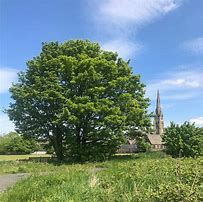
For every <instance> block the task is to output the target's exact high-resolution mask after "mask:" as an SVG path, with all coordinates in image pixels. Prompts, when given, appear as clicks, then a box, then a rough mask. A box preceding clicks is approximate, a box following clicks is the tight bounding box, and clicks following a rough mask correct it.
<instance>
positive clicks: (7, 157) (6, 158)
mask: <svg viewBox="0 0 203 202" xmlns="http://www.w3.org/2000/svg"><path fill="white" fill-rule="evenodd" d="M29 157H50V155H49V154H43V155H40V154H32V155H0V161H15V160H22V159H29Z"/></svg>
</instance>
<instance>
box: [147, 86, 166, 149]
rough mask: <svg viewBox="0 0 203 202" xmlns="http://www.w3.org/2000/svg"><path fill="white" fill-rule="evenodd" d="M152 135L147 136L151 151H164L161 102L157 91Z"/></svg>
mask: <svg viewBox="0 0 203 202" xmlns="http://www.w3.org/2000/svg"><path fill="white" fill-rule="evenodd" d="M154 131H155V132H154V134H148V135H147V137H148V141H149V143H150V144H151V148H152V150H162V149H164V142H163V141H162V135H163V132H164V119H163V112H162V110H161V101H160V94H159V90H158V91H157V99H156V109H155V115H154Z"/></svg>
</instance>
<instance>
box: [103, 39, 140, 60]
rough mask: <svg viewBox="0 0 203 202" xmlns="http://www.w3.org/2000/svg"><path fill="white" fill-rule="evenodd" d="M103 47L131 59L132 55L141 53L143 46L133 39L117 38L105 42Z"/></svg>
mask: <svg viewBox="0 0 203 202" xmlns="http://www.w3.org/2000/svg"><path fill="white" fill-rule="evenodd" d="M102 48H103V49H104V50H109V51H113V52H117V53H118V54H119V55H121V56H122V57H123V58H124V59H129V58H130V56H131V55H133V54H136V55H137V54H139V53H140V51H141V50H142V48H143V46H142V45H141V44H138V43H132V42H131V41H127V40H125V41H123V40H122V39H117V40H112V41H108V42H106V43H104V44H103V45H102Z"/></svg>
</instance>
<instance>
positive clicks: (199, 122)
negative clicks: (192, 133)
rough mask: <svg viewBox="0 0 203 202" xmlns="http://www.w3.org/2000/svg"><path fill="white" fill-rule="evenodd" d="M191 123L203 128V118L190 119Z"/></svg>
mask: <svg viewBox="0 0 203 202" xmlns="http://www.w3.org/2000/svg"><path fill="white" fill-rule="evenodd" d="M190 122H191V123H195V125H196V126H198V127H203V116H201V117H197V118H194V119H190Z"/></svg>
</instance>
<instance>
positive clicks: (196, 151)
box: [163, 122, 203, 157]
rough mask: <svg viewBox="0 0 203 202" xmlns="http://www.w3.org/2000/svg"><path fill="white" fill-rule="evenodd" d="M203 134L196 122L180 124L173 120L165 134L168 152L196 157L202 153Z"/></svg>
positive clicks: (174, 155) (164, 138) (177, 155)
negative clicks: (202, 140) (202, 141)
mask: <svg viewBox="0 0 203 202" xmlns="http://www.w3.org/2000/svg"><path fill="white" fill-rule="evenodd" d="M202 135H203V130H202V129H200V128H198V127H195V125H194V124H190V123H189V122H185V123H184V124H182V125H178V124H175V123H173V122H172V123H171V125H170V126H169V127H168V128H167V129H166V131H165V133H164V136H163V140H164V141H165V145H166V153H167V154H170V155H171V156H172V157H189V156H191V157H196V156H198V155H200V153H201V139H202Z"/></svg>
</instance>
